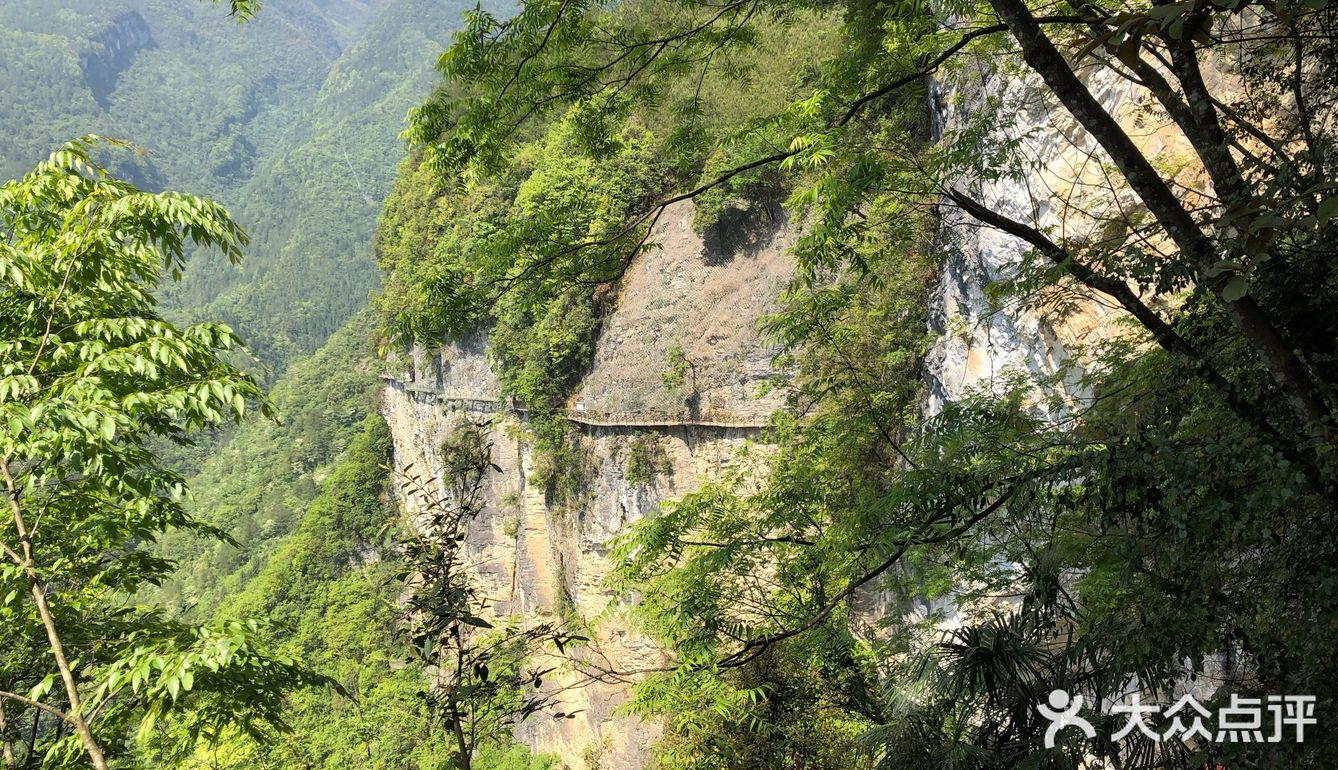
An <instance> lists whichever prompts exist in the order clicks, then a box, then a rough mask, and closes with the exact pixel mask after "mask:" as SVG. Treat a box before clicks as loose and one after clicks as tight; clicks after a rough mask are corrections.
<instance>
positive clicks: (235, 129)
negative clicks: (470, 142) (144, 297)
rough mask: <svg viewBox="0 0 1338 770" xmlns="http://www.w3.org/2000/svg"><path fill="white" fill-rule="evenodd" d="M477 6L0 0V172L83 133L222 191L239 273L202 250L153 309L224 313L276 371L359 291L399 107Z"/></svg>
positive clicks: (129, 173) (370, 279)
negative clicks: (247, 240)
mask: <svg viewBox="0 0 1338 770" xmlns="http://www.w3.org/2000/svg"><path fill="white" fill-rule="evenodd" d="M467 5H472V3H468V4H467V3H464V2H459V1H458V0H450V2H446V3H440V2H432V1H431V0H271V1H270V2H267V3H266V4H265V5H264V9H263V11H262V12H261V13H260V14H259V15H258V16H257V17H256V18H255V19H254V20H251V21H248V22H245V23H237V22H236V21H235V20H232V19H230V18H228V16H227V13H226V10H225V8H224V7H221V6H218V5H214V4H210V3H208V2H205V1H204V0H199V1H198V2H197V1H195V0H55V1H54V2H45V1H44V2H36V0H0V131H3V132H4V135H5V136H6V137H7V138H8V141H7V142H6V143H5V144H4V145H3V146H0V172H2V173H3V174H4V175H5V178H9V177H12V176H15V175H17V174H20V173H22V172H23V171H25V170H26V169H28V168H30V167H31V166H32V164H33V163H34V162H35V161H36V160H38V159H40V158H41V157H43V156H45V155H46V153H47V152H49V151H50V149H51V148H53V147H54V146H56V145H57V144H59V143H60V142H62V141H64V140H66V139H68V138H70V137H72V136H78V135H81V134H85V133H98V134H102V135H106V136H115V137H118V138H124V139H127V140H129V141H131V142H133V143H135V144H136V145H138V146H140V147H143V148H144V149H145V150H146V153H147V154H146V155H145V156H143V157H135V156H132V155H129V154H118V155H116V156H115V157H114V158H112V159H111V160H112V161H113V168H114V169H115V170H116V171H117V173H119V174H121V175H122V176H124V177H126V178H128V179H130V180H131V181H133V182H135V183H136V184H139V185H141V186H144V187H147V188H151V189H164V188H172V189H179V190H184V191H189V192H194V193H200V194H205V195H209V196H211V197H214V198H216V199H218V200H219V201H221V202H223V203H224V204H225V205H227V206H228V207H229V209H230V210H231V211H232V212H233V214H234V216H235V217H236V218H237V219H238V221H240V222H241V223H242V224H243V225H244V226H245V227H246V228H247V230H248V231H249V232H250V233H251V235H252V243H251V246H250V248H249V249H248V250H247V259H246V261H245V262H244V264H243V265H242V266H241V267H240V268H238V267H234V266H232V265H228V264H226V263H225V262H224V261H223V260H221V259H219V258H217V257H216V255H198V256H197V257H196V258H195V259H193V260H192V264H191V265H190V267H189V268H188V270H187V275H186V279H185V282H184V283H183V284H180V285H176V286H171V287H167V290H166V291H165V292H164V293H163V295H164V296H163V299H164V303H165V305H166V306H167V307H168V308H169V310H170V311H172V312H173V313H174V314H176V315H179V316H181V317H183V318H190V319H195V318H213V319H219V320H223V321H225V322H228V323H230V324H232V325H233V326H235V327H236V328H237V329H238V331H239V332H240V333H241V334H242V335H243V337H244V338H246V339H247V341H248V342H249V343H250V344H251V346H252V348H253V349H254V351H255V352H256V354H257V355H258V356H259V358H260V359H261V362H262V363H263V366H262V369H263V371H265V372H266V373H267V374H268V375H269V376H271V377H274V376H277V375H278V374H279V373H281V372H282V371H283V369H284V368H286V366H287V365H288V363H289V362H291V361H292V360H294V359H295V358H297V357H301V356H304V355H307V354H309V353H311V352H313V351H314V350H316V349H317V348H318V347H320V345H321V344H322V343H323V342H324V341H325V339H326V338H328V337H329V335H330V334H331V333H332V332H333V331H334V330H335V329H337V328H339V326H340V325H342V324H343V323H344V322H345V321H347V320H348V319H349V318H350V317H351V316H352V315H353V314H354V313H356V312H357V311H358V310H359V309H360V308H361V307H363V306H364V305H365V304H366V299H367V295H368V292H369V291H370V290H371V289H372V288H374V287H375V286H376V284H377V273H376V269H375V267H374V265H373V264H372V262H371V259H370V257H369V250H370V240H371V233H372V229H373V226H374V224H375V220H376V216H377V213H378V211H379V208H380V201H381V198H382V197H384V195H385V194H386V192H388V190H389V188H390V183H391V179H392V177H393V176H394V170H395V166H396V164H397V162H398V160H399V159H400V157H402V155H403V146H402V143H401V142H400V140H399V139H398V133H399V131H400V129H401V127H402V124H403V121H404V115H405V112H406V111H407V110H408V108H409V107H411V106H412V105H413V104H415V103H416V102H417V101H419V100H420V99H421V98H422V97H423V96H424V95H425V94H426V92H427V90H428V88H429V87H430V84H431V82H432V81H431V78H430V77H429V75H430V73H431V69H432V64H433V62H434V61H435V54H436V53H437V52H438V51H440V50H441V49H442V48H444V46H445V45H446V44H447V43H448V42H449V39H450V35H451V33H452V32H453V31H454V29H455V28H457V27H458V26H459V19H460V16H461V12H462V10H463V9H464V8H465V7H467Z"/></svg>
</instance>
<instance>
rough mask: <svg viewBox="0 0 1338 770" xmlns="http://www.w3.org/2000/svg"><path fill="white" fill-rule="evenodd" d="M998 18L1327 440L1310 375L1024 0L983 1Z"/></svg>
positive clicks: (1311, 429)
mask: <svg viewBox="0 0 1338 770" xmlns="http://www.w3.org/2000/svg"><path fill="white" fill-rule="evenodd" d="M990 5H991V6H992V7H993V8H994V10H995V12H996V13H997V14H998V15H999V18H1001V19H1002V20H1003V22H1004V23H1005V24H1006V25H1007V26H1008V29H1009V31H1010V32H1012V33H1013V37H1014V38H1015V39H1016V40H1017V41H1018V43H1019V44H1020V45H1021V47H1022V58H1023V59H1024V60H1025V61H1026V62H1027V64H1028V66H1030V67H1031V68H1032V69H1033V70H1035V72H1036V73H1037V74H1038V75H1040V76H1041V79H1042V80H1043V81H1045V84H1046V85H1047V86H1048V87H1049V89H1050V91H1051V93H1053V95H1054V96H1055V97H1056V98H1057V99H1058V100H1059V102H1060V103H1061V104H1062V105H1064V107H1065V109H1067V110H1068V112H1069V113H1070V114H1071V115H1073V117H1074V118H1075V119H1076V120H1077V121H1078V123H1079V124H1080V125H1082V127H1083V128H1084V129H1085V130H1086V131H1087V133H1088V134H1090V135H1091V136H1092V138H1093V139H1095V140H1096V141H1097V143H1098V144H1100V145H1101V147H1102V149H1104V150H1105V151H1106V154H1107V155H1109V156H1110V158H1111V160H1112V161H1114V163H1115V166H1116V167H1117V168H1118V169H1119V170H1120V173H1121V174H1123V175H1124V178H1125V180H1126V181H1128V183H1129V186H1130V188H1132V189H1133V191H1134V192H1135V193H1136V194H1137V195H1138V196H1139V198H1140V199H1142V201H1143V203H1144V204H1145V205H1146V206H1147V207H1148V210H1149V211H1150V212H1151V213H1152V215H1153V217H1154V218H1156V220H1157V222H1158V224H1160V225H1161V226H1162V228H1163V229H1164V230H1165V231H1166V234H1167V236H1168V237H1169V238H1170V239H1171V241H1172V242H1174V243H1175V245H1176V246H1177V247H1178V248H1179V249H1180V251H1181V253H1182V254H1183V255H1184V256H1185V257H1186V258H1187V259H1188V260H1189V262H1190V264H1192V265H1193V266H1194V268H1195V270H1196V271H1197V273H1198V279H1199V280H1200V281H1201V282H1202V284H1203V285H1205V286H1207V287H1208V288H1209V289H1210V290H1211V291H1212V292H1213V294H1215V295H1217V297H1218V298H1219V299H1221V301H1222V303H1223V305H1224V306H1225V307H1226V311H1227V316H1228V317H1229V318H1230V319H1231V321H1232V323H1233V324H1234V325H1235V326H1236V328H1237V329H1238V330H1239V331H1240V333H1241V335H1242V336H1243V337H1244V338H1245V340H1246V341H1247V342H1248V343H1249V345H1250V347H1251V348H1252V349H1253V350H1254V351H1255V353H1256V355H1257V356H1258V357H1259V360H1260V362H1261V363H1262V364H1263V366H1264V368H1265V369H1266V370H1267V371H1268V373H1269V375H1270V376H1272V378H1273V380H1274V381H1275V382H1277V384H1278V386H1279V387H1280V388H1281V389H1282V391H1283V393H1284V394H1285V395H1286V397H1287V402H1288V404H1289V406H1290V407H1291V408H1292V411H1293V412H1294V413H1295V414H1296V416H1297V418H1298V419H1299V420H1300V422H1301V424H1302V426H1304V428H1305V429H1306V432H1307V433H1308V434H1309V435H1310V437H1311V438H1312V439H1320V438H1322V437H1324V436H1326V435H1327V434H1328V431H1329V426H1328V423H1329V422H1330V420H1331V415H1330V411H1329V407H1328V405H1327V404H1326V403H1325V401H1324V398H1323V396H1322V394H1321V391H1320V389H1319V387H1318V385H1316V383H1315V381H1314V379H1313V377H1312V376H1311V374H1310V371H1309V370H1308V369H1307V368H1306V366H1305V365H1304V364H1303V363H1302V362H1301V360H1300V358H1299V357H1298V356H1297V355H1296V354H1295V353H1294V352H1293V351H1292V350H1291V348H1290V347H1289V346H1288V345H1287V343H1286V341H1285V340H1284V339H1283V337H1282V335H1281V333H1280V332H1279V331H1278V329H1277V328H1276V327H1275V326H1274V325H1273V323H1272V322H1271V321H1270V319H1269V318H1268V317H1267V315H1266V314H1265V313H1264V311H1263V309H1262V308H1261V307H1260V306H1259V304H1258V303H1257V302H1256V301H1255V299H1254V298H1253V297H1252V296H1250V294H1249V293H1248V292H1247V293H1244V294H1242V295H1241V296H1239V297H1234V295H1232V294H1229V293H1227V285H1228V283H1229V282H1230V280H1231V276H1230V275H1228V274H1226V273H1224V272H1220V271H1217V270H1215V269H1214V267H1215V265H1216V263H1217V262H1218V261H1219V257H1218V254H1217V247H1216V246H1215V245H1214V243H1213V241H1212V240H1211V239H1210V238H1209V237H1208V236H1207V235H1206V234H1205V233H1204V232H1203V230H1202V229H1201V228H1200V227H1199V225H1198V223H1196V222H1195V221H1194V218H1193V217H1192V216H1191V215H1190V213H1189V211H1187V210H1186V209H1185V207H1184V205H1183V204H1182V203H1181V202H1180V200H1179V199H1178V198H1176V197H1175V193H1173V192H1172V191H1171V188H1170V187H1169V186H1168V185H1167V184H1166V182H1165V181H1164V180H1163V179H1162V178H1161V175H1160V174H1158V173H1157V170H1156V169H1155V168H1153V166H1152V164H1151V163H1150V162H1149V161H1148V159H1147V158H1146V157H1145V156H1144V155H1143V153H1142V152H1141V151H1140V150H1139V149H1138V147H1137V145H1135V144H1134V142H1133V139H1131V138H1130V137H1129V135H1128V134H1127V133H1125V131H1124V129H1122V128H1121V127H1120V125H1119V123H1118V122H1117V121H1116V120H1115V118H1113V117H1112V116H1111V115H1110V113H1109V112H1107V111H1106V109H1105V108H1104V107H1102V106H1101V103H1100V102H1098V101H1097V99H1096V97H1094V96H1092V93H1091V91H1089V90H1088V89H1087V86H1086V85H1084V84H1083V82H1082V81H1080V80H1079V79H1078V77H1077V75H1075V74H1074V73H1073V70H1072V68H1070V67H1069V64H1068V62H1067V61H1065V60H1064V57H1063V56H1061V55H1060V53H1059V50H1058V49H1056V48H1055V45H1054V43H1053V42H1051V41H1050V39H1049V38H1048V37H1047V36H1046V35H1045V33H1044V32H1043V31H1042V30H1041V27H1040V24H1039V23H1038V21H1037V19H1036V17H1035V16H1033V15H1032V13H1031V10H1030V9H1029V8H1028V7H1027V4H1026V2H1025V0H990Z"/></svg>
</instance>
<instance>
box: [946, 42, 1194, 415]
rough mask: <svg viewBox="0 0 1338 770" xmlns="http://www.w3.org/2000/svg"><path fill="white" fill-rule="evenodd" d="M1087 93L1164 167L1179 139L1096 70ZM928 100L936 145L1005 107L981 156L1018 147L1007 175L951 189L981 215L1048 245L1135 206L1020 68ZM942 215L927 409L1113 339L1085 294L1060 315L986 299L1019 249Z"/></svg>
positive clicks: (1132, 91)
mask: <svg viewBox="0 0 1338 770" xmlns="http://www.w3.org/2000/svg"><path fill="white" fill-rule="evenodd" d="M1088 88H1089V89H1091V91H1092V93H1093V95H1095V96H1096V97H1097V99H1098V100H1100V101H1101V103H1102V104H1103V105H1104V106H1105V107H1106V109H1107V110H1110V111H1111V113H1112V114H1113V115H1115V116H1116V117H1117V119H1118V120H1119V121H1120V122H1121V124H1122V125H1123V126H1124V127H1125V129H1126V130H1127V131H1128V132H1129V134H1130V136H1132V137H1134V139H1135V141H1136V142H1137V143H1138V144H1139V145H1140V146H1141V147H1142V148H1143V150H1144V151H1145V152H1146V153H1148V154H1149V155H1150V156H1151V157H1153V158H1154V159H1158V160H1169V159H1171V158H1173V157H1174V156H1175V154H1176V153H1178V152H1181V151H1182V150H1183V147H1182V146H1181V142H1180V140H1179V138H1178V135H1176V134H1174V132H1172V131H1171V130H1169V129H1168V128H1167V127H1165V126H1162V125H1158V124H1156V123H1155V122H1151V116H1150V115H1149V114H1147V112H1146V111H1145V110H1142V109H1141V107H1142V105H1141V103H1140V102H1139V101H1138V99H1137V96H1136V87H1135V86H1133V85H1132V84H1131V83H1129V82H1128V81H1126V80H1123V79H1120V78H1117V77H1115V76H1113V75H1112V74H1110V73H1101V74H1098V75H1097V76H1095V77H1093V78H1092V79H1091V80H1089V82H1088ZM931 93H932V98H933V105H932V106H933V108H934V112H935V115H936V118H937V121H936V124H937V125H936V128H937V129H938V132H939V134H940V138H942V139H944V140H945V141H954V139H953V137H954V134H956V133H957V132H959V131H961V130H963V129H964V128H965V127H966V126H967V124H968V122H969V121H970V120H972V119H973V118H974V117H976V116H977V113H979V112H981V111H983V110H987V109H998V105H1004V108H1005V109H1006V110H1007V114H1008V115H1009V117H1008V118H1007V119H1005V120H1002V121H996V122H995V123H994V125H993V128H992V130H991V131H989V132H988V133H987V134H986V135H985V136H984V137H983V138H982V140H981V141H980V148H979V150H980V152H981V153H982V154H988V153H990V152H991V151H992V148H993V147H1004V146H1007V145H1008V144H1009V143H1012V142H1016V143H1017V145H1018V148H1017V151H1016V154H1017V156H1018V157H1020V158H1022V159H1024V161H1023V163H1022V164H1021V165H1020V166H1019V167H1018V168H1017V173H1016V174H1015V175H1009V174H1005V175H1002V176H1000V177H999V178H997V179H995V180H992V181H980V180H962V182H961V184H960V187H961V188H962V189H963V190H965V191H967V192H968V194H970V195H971V196H972V197H973V198H975V199H976V200H977V201H979V202H980V203H982V204H984V206H985V207H986V208H988V209H990V210H992V211H996V212H999V213H1001V214H1003V215H1005V216H1008V217H1011V218H1013V219H1015V220H1018V221H1021V222H1025V223H1027V224H1029V225H1032V226H1034V227H1036V228H1038V229H1041V230H1043V231H1047V232H1051V233H1053V237H1055V238H1056V239H1057V240H1068V239H1075V240H1079V241H1081V240H1083V239H1085V238H1091V237H1094V236H1096V235H1097V234H1098V233H1099V230H1100V227H1101V226H1102V225H1101V223H1100V221H1099V220H1098V218H1097V217H1099V216H1100V215H1101V214H1102V213H1104V212H1108V211H1111V210H1112V209H1113V208H1114V207H1116V206H1124V207H1126V209H1125V210H1136V208H1137V206H1136V205H1133V202H1132V201H1130V200H1129V199H1128V198H1127V197H1125V196H1119V197H1118V198H1117V197H1116V196H1115V195H1113V194H1111V193H1110V192H1109V190H1108V182H1107V179H1106V176H1105V174H1106V169H1104V168H1103V165H1102V161H1101V156H1100V154H1099V147H1098V146H1097V145H1096V143H1095V141H1094V140H1093V139H1092V138H1091V137H1090V136H1089V135H1088V134H1087V133H1086V132H1085V131H1083V130H1082V129H1081V127H1079V126H1078V124H1077V122H1076V121H1075V120H1074V119H1073V118H1072V117H1071V116H1070V115H1069V114H1068V113H1067V112H1065V111H1063V110H1062V109H1060V108H1052V105H1051V103H1050V102H1047V101H1045V100H1043V99H1042V95H1044V94H1045V93H1046V91H1045V89H1044V87H1043V86H1041V85H1040V84H1039V82H1038V81H1037V79H1036V78H1035V77H1034V76H1032V75H1030V74H1029V73H1027V74H1023V73H1019V72H1017V71H1016V70H1015V69H1013V70H1010V69H1007V68H1004V69H1003V70H1002V71H997V72H991V73H989V74H981V73H979V72H973V71H970V70H968V71H965V72H963V73H960V74H959V75H958V76H957V79H956V80H954V81H951V82H947V83H942V84H936V87H935V88H934V89H933V90H932V92H931ZM993 100H997V103H993ZM1178 181H1181V182H1182V183H1186V184H1193V180H1185V179H1181V180H1178ZM942 212H943V221H942V225H941V228H940V232H939V243H940V245H941V246H942V247H943V250H944V252H945V259H944V262H943V266H942V268H941V271H940V275H939V281H938V285H937V287H936V289H935V291H934V292H933V293H932V294H931V296H930V303H929V306H930V318H929V325H930V328H931V330H933V331H935V332H937V333H938V334H939V335H940V336H939V337H938V339H937V341H936V343H935V344H934V346H933V347H932V348H931V350H930V352H929V355H928V356H927V358H926V362H925V378H926V381H927V384H928V390H929V394H928V396H929V398H928V406H927V411H928V412H929V413H931V414H932V413H936V412H937V411H939V410H940V409H941V408H942V407H943V405H944V404H945V403H948V402H951V401H955V400H958V399H960V398H962V397H963V396H964V395H965V394H966V393H968V392H969V391H971V390H972V389H975V388H981V389H985V390H990V389H993V388H996V387H998V386H999V385H1000V379H1001V378H1002V377H1003V376H1005V375H1006V374H1007V373H1008V372H1010V371H1014V372H1020V373H1023V374H1026V375H1030V376H1032V377H1046V376H1048V375H1051V374H1054V373H1055V372H1057V371H1059V370H1060V368H1061V365H1063V364H1065V363H1069V364H1072V363H1074V362H1075V356H1076V361H1079V362H1080V361H1081V360H1082V355H1081V352H1080V350H1079V348H1080V347H1081V346H1082V345H1083V344H1084V343H1091V342H1094V341H1096V340H1098V339H1101V338H1104V337H1109V336H1111V335H1112V334H1114V333H1116V330H1115V328H1114V327H1113V326H1112V321H1113V320H1114V319H1115V318H1116V317H1117V316H1118V315H1119V314H1120V311H1117V310H1116V309H1114V308H1113V307H1112V302H1111V301H1110V300H1109V299H1106V300H1105V301H1101V300H1099V299H1098V300H1096V301H1092V299H1091V298H1090V297H1089V298H1088V301H1080V302H1079V303H1078V305H1077V307H1076V308H1075V309H1074V311H1073V312H1071V313H1070V314H1068V315H1067V316H1066V317H1064V318H1062V319H1055V318H1054V315H1053V314H1048V315H1049V317H1046V318H1042V317H1041V315H1039V314H1038V313H1036V312H1033V311H1031V310H1027V309H1018V308H1016V307H1009V306H1008V305H1007V304H1006V303H1005V304H1004V305H1003V306H998V305H996V304H995V303H992V302H991V301H990V299H989V298H988V297H987V294H986V287H987V286H989V285H990V284H992V283H996V282H999V281H1004V280H1009V279H1012V278H1015V277H1016V276H1017V269H1018V266H1019V264H1020V263H1021V261H1022V258H1023V256H1024V255H1025V254H1026V252H1027V250H1028V248H1029V247H1028V246H1027V245H1026V244H1025V243H1023V242H1022V241H1020V240H1018V239H1016V238H1014V237H1012V236H1010V235H1006V234H1004V233H1002V232H1000V231H998V230H994V229H991V228H988V227H983V226H981V225H979V223H976V222H974V221H973V220H971V219H970V217H969V216H968V215H967V214H965V213H964V212H962V211H960V210H958V209H956V208H954V207H947V206H945V207H944V208H943V210H942ZM1067 369H1068V371H1066V375H1065V378H1064V381H1063V382H1061V383H1060V384H1059V389H1060V390H1061V391H1062V392H1064V393H1067V394H1069V395H1080V393H1079V391H1080V387H1079V385H1078V382H1077V379H1078V377H1079V376H1080V373H1081V370H1080V368H1078V367H1068V368H1067Z"/></svg>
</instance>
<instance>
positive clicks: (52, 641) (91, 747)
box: [0, 458, 107, 770]
mask: <svg viewBox="0 0 1338 770" xmlns="http://www.w3.org/2000/svg"><path fill="white" fill-rule="evenodd" d="M0 473H2V474H3V476H4V480H5V491H6V492H7V493H8V494H7V496H8V497H9V511H10V514H12V516H13V518H14V531H15V532H16V533H17V534H18V537H19V543H20V545H21V546H22V549H23V553H22V559H21V561H20V563H19V566H20V567H22V568H23V573H24V576H25V577H26V578H27V579H28V588H29V590H30V591H31V593H32V597H33V602H34V603H35V604H36V605H37V614H38V617H40V618H41V619H42V628H44V629H45V630H46V638H47V644H48V645H49V647H50V649H51V655H52V657H54V658H55V659H56V668H57V669H58V670H59V671H60V681H61V683H63V684H64V685H65V694H66V696H67V697H68V698H69V701H70V708H69V712H68V713H67V714H66V717H67V721H69V723H70V724H71V725H73V726H74V731H75V733H77V734H78V735H79V740H80V742H82V743H83V744H84V752H85V753H86V754H88V759H89V761H91V762H92V763H93V768H94V770H107V759H106V757H104V756H103V754H102V747H100V746H98V742H97V740H95V739H94V738H93V731H92V730H91V729H89V727H88V722H87V721H86V720H85V719H84V716H83V714H81V713H79V709H80V705H81V701H80V699H79V684H78V682H76V681H75V678H74V670H73V669H71V668H70V663H69V660H68V659H67V658H66V657H65V645H64V644H62V643H61V640H60V632H59V630H58V629H57V628H56V620H55V618H54V617H53V616H52V614H51V606H50V605H49V604H47V600H46V590H45V588H44V586H43V585H42V583H41V581H39V580H38V579H37V570H35V569H34V568H33V564H34V561H33V550H32V539H31V538H30V537H29V535H28V529H27V527H26V526H25V524H24V521H23V509H22V508H20V507H19V490H18V487H17V486H16V485H15V484H14V477H13V475H11V474H10V472H9V461H8V458H6V459H5V461H4V462H0Z"/></svg>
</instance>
